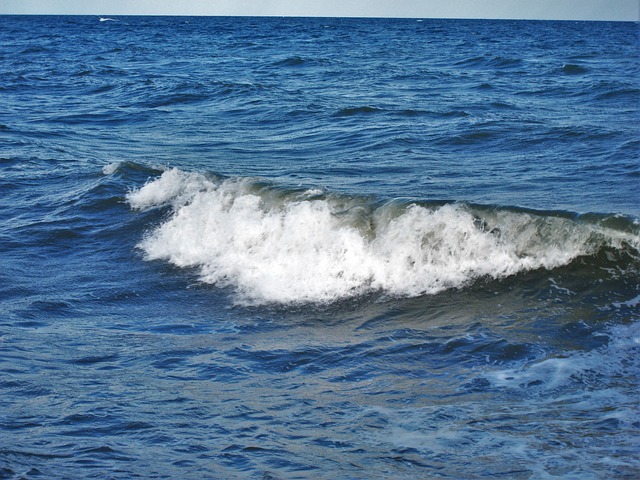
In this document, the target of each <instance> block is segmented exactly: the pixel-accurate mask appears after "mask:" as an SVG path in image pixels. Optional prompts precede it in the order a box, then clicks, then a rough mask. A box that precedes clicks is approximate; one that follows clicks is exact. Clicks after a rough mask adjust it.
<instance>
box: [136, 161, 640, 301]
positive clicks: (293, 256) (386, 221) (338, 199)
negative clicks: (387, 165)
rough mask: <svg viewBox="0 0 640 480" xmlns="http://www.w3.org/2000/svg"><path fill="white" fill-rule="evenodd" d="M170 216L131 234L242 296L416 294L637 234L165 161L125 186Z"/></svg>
mask: <svg viewBox="0 0 640 480" xmlns="http://www.w3.org/2000/svg"><path fill="white" fill-rule="evenodd" d="M128 201H129V204H130V205H131V207H132V208H134V209H141V210H143V209H149V208H153V207H158V206H163V205H165V206H166V205H169V206H170V207H171V209H172V213H171V215H170V216H169V217H168V219H165V221H164V222H163V223H161V224H160V225H159V226H158V227H157V228H155V229H154V230H152V231H151V232H149V234H148V235H147V236H146V237H145V238H144V239H143V240H142V241H141V242H140V244H139V247H140V248H141V249H142V250H143V251H144V252H145V254H146V257H147V258H148V259H149V260H157V259H164V260H167V261H169V262H171V263H172V264H174V265H177V266H180V267H195V268H197V269H199V273H200V277H201V279H202V281H204V282H207V283H211V284H215V285H218V286H230V287H233V288H234V289H235V290H236V291H237V293H238V299H239V301H240V302H241V303H248V304H259V303H298V302H331V301H335V300H338V299H341V298H345V297H351V296H355V295H361V294H366V293H369V292H373V291H382V292H385V293H387V294H390V295H399V296H417V295H422V294H432V293H437V292H440V291H442V290H445V289H448V288H456V287H461V286H464V285H466V284H468V283H470V282H473V281H474V280H476V279H478V278H481V277H490V278H502V277H506V276H510V275H514V274H517V273H519V272H523V271H528V270H532V269H538V268H547V269H551V268H555V267H559V266H562V265H566V264H568V263H570V262H571V261H573V260H574V259H576V258H577V257H579V256H584V255H593V254H595V253H597V252H598V251H599V250H601V249H602V248H603V247H613V248H623V246H624V245H632V246H633V248H634V249H636V250H637V249H638V245H639V241H638V235H637V233H635V232H634V233H628V232H623V231H619V230H614V229H611V228H607V227H604V226H600V225H597V224H594V223H592V222H579V221H576V219H574V218H566V217H564V216H553V215H544V214H535V213H531V212H523V211H514V210H507V209H482V208H479V207H478V208H476V207H473V206H470V205H466V204H462V203H454V204H443V205H421V204H417V203H406V202H404V203H403V202H399V201H392V202H388V203H384V204H380V203H376V202H373V201H372V200H371V199H367V198H363V197H348V196H338V195H333V194H326V193H323V192H320V191H318V190H306V191H303V190H300V191H292V190H285V189H282V188H278V187H275V186H268V185H264V184H261V183H259V182H257V181H256V180H252V179H248V178H230V179H220V178H217V177H208V176H205V175H202V174H199V173H189V172H184V171H180V170H178V169H172V170H168V171H166V172H164V173H163V174H162V175H161V176H160V177H159V178H158V179H156V180H153V181H151V182H149V183H147V184H146V185H145V186H143V187H142V188H140V189H139V190H137V191H134V192H131V193H130V194H129V195H128Z"/></svg>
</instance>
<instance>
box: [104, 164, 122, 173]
mask: <svg viewBox="0 0 640 480" xmlns="http://www.w3.org/2000/svg"><path fill="white" fill-rule="evenodd" d="M119 167H120V162H113V163H109V164H107V165H105V166H104V167H102V174H103V175H111V174H112V173H115V172H116V171H117V170H118V168H119Z"/></svg>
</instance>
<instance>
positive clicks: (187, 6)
mask: <svg viewBox="0 0 640 480" xmlns="http://www.w3.org/2000/svg"><path fill="white" fill-rule="evenodd" d="M0 15H95V16H176V17H182V16H192V17H202V16H206V17H295V18H410V19H411V18H415V19H460V20H472V19H478V20H568V21H617V22H638V21H640V5H639V2H638V0H536V1H535V2H531V1H529V0H484V1H482V2H479V1H477V0H429V1H422V0H393V1H391V0H325V1H323V2H322V3H319V2H317V1H315V0H262V1H259V2H258V1H254V0H217V1H216V2H209V1H208V0H188V1H184V2H175V1H174V0H145V1H143V2H130V1H128V0H3V1H2V3H1V4H0Z"/></svg>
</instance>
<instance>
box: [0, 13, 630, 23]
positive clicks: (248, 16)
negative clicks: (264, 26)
mask: <svg viewBox="0 0 640 480" xmlns="http://www.w3.org/2000/svg"><path fill="white" fill-rule="evenodd" d="M0 16H17V17H20V16H24V17H27V16H34V17H37V16H51V17H53V16H58V17H99V18H106V17H204V18H214V17H215V18H319V19H322V18H326V19H337V18H345V19H381V20H384V19H389V20H392V19H395V20H508V21H534V22H625V23H638V22H640V19H638V20H626V19H597V18H596V19H586V18H530V17H446V16H442V17H414V16H386V15H336V16H332V15H287V14H284V15H275V14H273V15H272V14H256V15H224V14H198V13H126V14H116V13H111V14H108V13H104V14H98V13H11V12H9V13H0Z"/></svg>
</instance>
